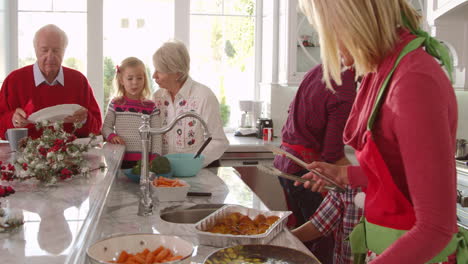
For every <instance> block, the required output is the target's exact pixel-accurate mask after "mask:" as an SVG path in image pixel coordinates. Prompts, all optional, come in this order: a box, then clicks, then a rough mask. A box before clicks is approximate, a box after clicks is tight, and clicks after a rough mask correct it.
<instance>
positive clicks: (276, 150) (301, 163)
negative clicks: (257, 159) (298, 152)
mask: <svg viewBox="0 0 468 264" xmlns="http://www.w3.org/2000/svg"><path fill="white" fill-rule="evenodd" d="M264 146H265V148H267V149H268V150H270V151H271V152H273V154H275V155H281V156H285V157H287V158H288V159H290V160H292V161H294V162H295V163H296V164H297V165H299V166H301V167H302V168H304V169H306V170H309V171H311V172H313V173H314V174H315V175H317V176H319V177H320V178H322V179H323V180H324V181H326V182H328V183H329V184H330V185H333V186H336V187H337V188H339V189H341V190H342V191H344V187H343V186H342V185H341V184H339V183H338V182H336V181H335V180H333V179H332V178H330V177H329V176H326V175H324V174H323V173H321V172H319V171H317V170H315V169H308V168H307V163H305V162H304V161H302V160H301V159H299V158H297V157H295V156H294V155H292V154H291V153H288V152H286V151H284V150H282V149H280V148H278V147H276V146H274V145H271V144H265V145H264Z"/></svg>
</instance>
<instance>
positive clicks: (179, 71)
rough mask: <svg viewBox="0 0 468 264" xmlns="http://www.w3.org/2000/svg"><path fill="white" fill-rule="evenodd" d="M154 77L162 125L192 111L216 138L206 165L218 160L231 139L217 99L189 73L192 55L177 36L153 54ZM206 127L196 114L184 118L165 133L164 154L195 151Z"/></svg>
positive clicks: (205, 155) (208, 154) (208, 149)
mask: <svg viewBox="0 0 468 264" xmlns="http://www.w3.org/2000/svg"><path fill="white" fill-rule="evenodd" d="M153 63H154V68H155V71H154V74H153V78H154V80H155V81H156V83H157V84H158V85H159V87H160V88H161V89H159V90H157V91H156V92H155V93H154V95H153V100H154V102H155V103H156V106H157V107H158V108H160V109H161V113H162V118H163V121H162V122H163V123H162V124H163V126H164V125H166V124H168V123H169V122H171V121H172V120H173V119H174V118H175V117H176V116H177V115H179V114H181V113H183V112H190V111H193V112H195V113H197V114H199V115H200V116H201V117H202V118H203V120H204V121H205V122H206V124H207V126H208V129H209V132H210V133H211V135H212V137H213V139H212V141H211V142H210V143H209V144H208V145H207V147H206V148H205V150H204V151H203V152H202V155H203V156H204V157H205V160H204V164H203V165H204V166H208V165H210V164H211V163H212V162H216V161H217V160H218V159H219V158H220V157H221V155H222V154H223V153H224V151H225V150H226V149H227V147H228V145H229V142H228V140H227V138H226V135H225V134H224V131H223V124H222V121H221V113H220V109H219V103H218V99H217V98H216V96H215V95H214V93H213V92H212V91H211V89H210V88H208V87H207V86H205V85H203V84H201V83H199V82H196V81H194V80H192V78H191V77H190V76H189V70H190V56H189V53H188V51H187V48H186V47H185V45H184V44H183V43H182V42H180V41H177V40H173V41H168V42H166V43H164V44H163V45H162V46H161V47H160V48H159V49H158V50H157V51H156V53H154V55H153ZM203 133H204V130H203V126H202V125H201V123H200V122H199V121H198V120H197V119H194V118H185V119H182V120H181V121H180V122H178V123H177V124H176V125H175V126H174V129H172V130H171V131H169V132H167V133H166V134H165V135H164V136H163V154H170V153H195V152H196V151H197V150H198V149H199V148H200V147H201V145H202V144H203V142H204V136H203Z"/></svg>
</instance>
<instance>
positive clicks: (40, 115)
mask: <svg viewBox="0 0 468 264" xmlns="http://www.w3.org/2000/svg"><path fill="white" fill-rule="evenodd" d="M81 108H83V107H82V106H81V105H78V104H61V105H55V106H51V107H46V108H43V109H41V110H39V111H36V112H34V113H32V114H31V115H29V117H28V120H29V121H30V122H32V123H37V122H40V121H42V120H48V121H50V122H55V121H62V120H63V119H65V117H67V116H71V115H73V113H75V112H76V111H77V110H79V109H81Z"/></svg>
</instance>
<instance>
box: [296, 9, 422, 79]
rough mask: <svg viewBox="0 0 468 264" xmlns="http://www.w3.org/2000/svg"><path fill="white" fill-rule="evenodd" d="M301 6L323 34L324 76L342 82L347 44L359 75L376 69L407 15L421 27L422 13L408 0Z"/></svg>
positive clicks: (389, 48) (413, 23) (414, 25)
mask: <svg viewBox="0 0 468 264" xmlns="http://www.w3.org/2000/svg"><path fill="white" fill-rule="evenodd" d="M299 6H300V9H301V10H302V12H303V13H304V14H305V15H306V16H307V18H308V20H309V22H310V23H311V24H312V25H313V26H314V28H315V29H316V30H317V32H318V34H319V36H320V51H321V56H322V63H323V78H324V81H325V82H326V84H327V87H332V86H331V82H330V80H331V79H333V80H334V81H335V82H336V83H337V84H338V85H341V68H342V65H341V58H340V52H339V48H338V47H339V45H340V44H341V45H343V47H345V48H346V49H347V50H348V51H349V53H350V55H351V56H352V57H353V59H354V66H355V69H356V77H358V76H362V75H365V74H367V73H369V72H375V71H376V69H377V67H378V65H379V64H380V63H381V62H382V61H383V60H384V58H385V57H386V56H387V55H388V54H389V52H391V51H392V50H393V48H394V47H395V45H396V43H397V41H398V33H397V31H398V27H400V26H402V27H403V19H402V17H403V15H404V16H406V18H407V19H408V22H409V24H410V26H411V27H413V28H419V24H420V21H421V16H420V15H419V14H418V13H417V11H416V10H415V9H414V8H413V7H412V6H411V5H410V4H409V3H408V1H407V0H346V1H343V0H300V2H299Z"/></svg>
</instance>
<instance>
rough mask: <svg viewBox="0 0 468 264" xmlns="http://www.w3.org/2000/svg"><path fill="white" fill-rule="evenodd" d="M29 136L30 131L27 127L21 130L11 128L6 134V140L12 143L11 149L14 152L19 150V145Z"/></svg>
mask: <svg viewBox="0 0 468 264" xmlns="http://www.w3.org/2000/svg"><path fill="white" fill-rule="evenodd" d="M27 136H28V129H27V128H25V127H21V128H10V129H8V130H7V131H6V132H5V138H6V139H7V140H8V142H9V143H10V148H11V150H13V151H17V150H18V143H19V142H20V140H21V139H23V138H25V137H27Z"/></svg>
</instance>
